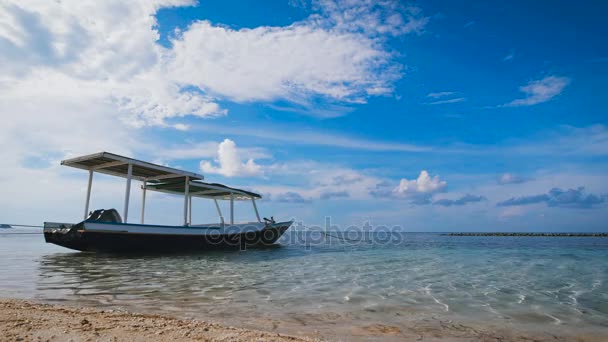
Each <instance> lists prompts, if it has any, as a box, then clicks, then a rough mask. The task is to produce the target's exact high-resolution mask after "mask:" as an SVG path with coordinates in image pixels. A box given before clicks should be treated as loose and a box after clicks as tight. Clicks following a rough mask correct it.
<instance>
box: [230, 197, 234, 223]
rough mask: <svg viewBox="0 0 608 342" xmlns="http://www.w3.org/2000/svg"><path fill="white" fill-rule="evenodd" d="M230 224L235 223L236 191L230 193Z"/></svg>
mask: <svg viewBox="0 0 608 342" xmlns="http://www.w3.org/2000/svg"><path fill="white" fill-rule="evenodd" d="M230 224H234V193H232V192H231V193H230Z"/></svg>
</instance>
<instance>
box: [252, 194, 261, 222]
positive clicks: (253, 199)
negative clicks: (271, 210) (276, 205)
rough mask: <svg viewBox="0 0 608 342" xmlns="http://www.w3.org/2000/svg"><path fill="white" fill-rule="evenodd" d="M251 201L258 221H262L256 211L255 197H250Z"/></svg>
mask: <svg viewBox="0 0 608 342" xmlns="http://www.w3.org/2000/svg"><path fill="white" fill-rule="evenodd" d="M251 203H253V209H254V210H255V216H256V217H257V218H258V222H262V220H260V213H258V206H257V205H256V204H255V198H253V197H251Z"/></svg>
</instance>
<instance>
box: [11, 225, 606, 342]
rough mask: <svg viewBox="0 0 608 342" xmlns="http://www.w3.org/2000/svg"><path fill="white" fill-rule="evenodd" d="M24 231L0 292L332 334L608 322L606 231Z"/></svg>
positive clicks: (547, 328) (599, 326)
mask: <svg viewBox="0 0 608 342" xmlns="http://www.w3.org/2000/svg"><path fill="white" fill-rule="evenodd" d="M15 232H26V231H25V230H19V229H13V230H11V233H10V234H9V233H8V232H5V231H3V232H1V233H0V270H2V271H1V272H2V276H1V277H0V294H1V295H0V296H2V297H17V298H30V299H36V300H42V301H48V302H54V303H63V304H84V305H93V306H99V307H107V308H113V309H116V308H122V309H128V310H134V311H141V312H154V313H170V314H174V315H178V316H181V317H197V318H203V319H207V320H212V321H217V322H229V323H230V324H232V325H241V326H245V327H253V328H260V329H276V330H277V331H286V332H303V333H311V334H318V335H319V336H329V337H332V336H336V335H337V336H344V335H349V334H351V333H352V334H353V336H355V335H356V331H355V330H353V326H361V327H365V326H369V325H373V324H380V323H381V324H383V325H388V326H395V327H401V328H402V329H407V327H408V326H411V325H412V324H413V323H416V322H420V321H424V320H436V321H441V322H443V321H445V322H465V323H467V324H476V325H485V326H492V327H507V328H512V329H517V330H523V331H527V330H533V331H540V332H552V333H559V332H572V331H578V330H580V331H584V332H598V331H606V329H608V238H589V237H582V238H561V237H451V236H443V235H440V234H423V233H406V234H399V235H398V236H397V235H395V236H389V237H388V238H387V236H386V235H382V236H380V237H378V236H371V237H370V236H368V237H366V238H364V239H362V240H360V239H358V241H350V240H348V241H346V240H343V239H338V238H335V237H330V236H326V235H322V234H312V235H311V234H307V235H299V234H296V233H291V234H290V235H287V236H285V237H284V238H283V239H282V242H281V246H280V247H276V248H267V249H261V250H247V251H232V252H212V253H198V254H183V255H179V254H178V255H126V256H125V255H123V256H112V255H101V254H87V253H77V252H71V251H69V250H67V249H63V248H60V247H57V246H54V245H50V244H45V243H44V239H43V236H42V235H41V234H14V233H15ZM372 240H373V241H372ZM387 240H391V241H387Z"/></svg>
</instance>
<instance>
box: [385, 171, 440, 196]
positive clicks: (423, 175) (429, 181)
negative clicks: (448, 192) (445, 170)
mask: <svg viewBox="0 0 608 342" xmlns="http://www.w3.org/2000/svg"><path fill="white" fill-rule="evenodd" d="M447 185H448V183H447V182H446V181H443V180H440V179H439V176H434V177H432V178H431V176H430V175H429V173H428V172H427V171H426V170H422V171H420V175H418V178H417V179H412V180H408V179H407V178H402V179H401V181H400V182H399V185H398V186H397V187H396V188H395V189H394V190H393V192H395V193H397V194H419V193H421V194H432V193H437V192H441V191H444V190H445V188H446V187H447Z"/></svg>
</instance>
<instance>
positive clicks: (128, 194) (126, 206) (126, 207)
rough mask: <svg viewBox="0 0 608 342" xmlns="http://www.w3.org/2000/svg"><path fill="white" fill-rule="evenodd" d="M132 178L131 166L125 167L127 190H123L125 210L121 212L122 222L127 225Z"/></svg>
mask: <svg viewBox="0 0 608 342" xmlns="http://www.w3.org/2000/svg"><path fill="white" fill-rule="evenodd" d="M132 176H133V164H131V163H129V166H128V167H127V189H126V190H125V210H124V212H123V214H124V215H123V216H124V222H125V223H127V218H128V216H129V196H130V195H131V177H132Z"/></svg>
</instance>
